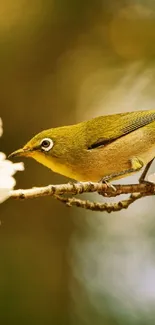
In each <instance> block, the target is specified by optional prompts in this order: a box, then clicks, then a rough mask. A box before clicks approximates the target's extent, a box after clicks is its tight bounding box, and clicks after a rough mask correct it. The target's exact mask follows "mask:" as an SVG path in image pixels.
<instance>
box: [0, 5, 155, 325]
mask: <svg viewBox="0 0 155 325" xmlns="http://www.w3.org/2000/svg"><path fill="white" fill-rule="evenodd" d="M0 85H1V86H0V116H1V117H2V120H3V126H4V134H3V137H2V138H1V139H0V150H1V151H3V152H5V153H6V154H9V153H10V152H12V151H14V150H15V149H17V148H19V147H21V146H22V145H23V144H24V143H25V142H27V141H28V140H29V139H30V138H31V137H32V136H33V135H34V134H36V133H38V132H40V131H41V130H43V129H47V128H51V127H56V126H61V125H67V124H72V123H77V122H79V121H83V120H86V119H89V118H92V117H95V116H97V115H102V114H110V113H116V112H121V111H122V112H125V111H131V110H139V109H152V108H155V104H154V101H155V2H154V1H152V0H147V1H146V0H143V1H139V0H134V1H133V0H128V1H126V0H119V1H115V0H96V1H92V0H89V1H86V0H83V1H81V0H74V1H73V0H72V1H71V0H57V1H56V0H44V1H43V0H31V1H30V0H29V1H28V0H14V1H12V0H5V1H1V2H0ZM24 163H25V169H26V170H25V171H24V172H23V173H18V174H17V176H16V179H17V188H30V187H33V186H43V185H47V184H52V183H53V184H57V183H64V182H68V181H69V179H66V178H65V177H62V176H60V175H57V174H54V173H52V172H51V171H50V170H48V169H46V168H45V167H43V166H41V165H39V164H38V163H36V162H35V161H33V160H24ZM153 170H155V164H154V166H153V167H152V171H153ZM129 181H134V182H135V181H136V178H131V179H130V180H129V179H125V180H123V182H126V183H128V182H129ZM88 197H89V199H90V198H91V199H94V200H99V199H100V200H102V198H98V197H97V196H96V195H94V196H91V197H90V196H88ZM154 207H155V201H154V198H151V197H150V198H146V199H143V200H141V201H139V202H136V203H135V204H133V205H132V206H131V207H130V208H129V209H128V210H126V211H121V212H119V213H114V214H110V215H108V214H107V213H100V212H98V213H95V212H89V211H85V210H82V209H78V208H70V209H69V208H66V207H65V206H63V205H61V203H60V202H57V201H55V200H54V199H53V198H50V197H45V198H39V199H34V200H27V201H23V202H22V201H15V200H9V201H6V202H5V203H3V204H2V205H1V206H0V211H1V213H0V221H1V226H0V324H2V325H5V324H7V325H12V324H16V325H17V324H22V325H35V324H37V325H39V324H40V325H48V324H52V325H59V324H60V325H69V324H71V325H85V324H87V325H94V324H95V325H101V324H102V325H103V324H105V325H116V324H117V325H122V324H123V325H124V324H125V325H130V324H132V325H134V324H136V325H137V324H140V325H145V324H147V325H149V324H155V308H154V306H155V257H154V256H155V254H154V252H155V239H154V238H155V219H154Z"/></svg>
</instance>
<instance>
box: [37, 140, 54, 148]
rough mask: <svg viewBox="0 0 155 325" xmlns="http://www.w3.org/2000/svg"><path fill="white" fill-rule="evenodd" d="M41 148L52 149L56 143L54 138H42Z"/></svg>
mask: <svg viewBox="0 0 155 325" xmlns="http://www.w3.org/2000/svg"><path fill="white" fill-rule="evenodd" d="M40 145H41V149H42V150H44V151H49V150H51V149H52V147H53V145H54V143H53V141H52V139H50V138H44V139H43V140H41V143H40Z"/></svg>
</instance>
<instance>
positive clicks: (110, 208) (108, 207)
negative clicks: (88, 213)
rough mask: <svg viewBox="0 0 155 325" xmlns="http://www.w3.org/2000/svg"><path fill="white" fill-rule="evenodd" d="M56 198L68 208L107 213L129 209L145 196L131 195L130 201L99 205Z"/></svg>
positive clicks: (61, 197) (60, 197)
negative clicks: (73, 207) (74, 207)
mask: <svg viewBox="0 0 155 325" xmlns="http://www.w3.org/2000/svg"><path fill="white" fill-rule="evenodd" d="M54 197H55V198H56V199H57V200H59V201H61V202H62V203H64V204H66V206H68V207H71V206H76V207H80V208H84V209H87V210H92V211H102V212H103V211H107V212H108V213H110V212H116V211H120V210H122V209H127V208H128V207H129V205H131V204H132V203H133V202H135V201H137V200H138V199H140V198H142V197H143V195H142V194H139V193H137V194H136V193H135V194H133V195H131V196H130V197H129V198H128V199H126V200H122V201H119V202H116V203H98V202H91V201H89V200H80V199H76V198H75V197H72V198H66V197H64V196H61V195H54Z"/></svg>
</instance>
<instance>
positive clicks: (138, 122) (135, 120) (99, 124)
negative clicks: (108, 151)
mask: <svg viewBox="0 0 155 325" xmlns="http://www.w3.org/2000/svg"><path fill="white" fill-rule="evenodd" d="M153 121H155V110H149V111H137V112H129V113H122V114H115V115H107V116H100V117H96V118H94V119H92V120H89V121H87V122H86V125H85V127H86V130H87V132H86V138H87V141H86V142H87V146H88V149H93V148H97V147H100V146H103V145H107V144H108V143H111V142H113V141H114V140H116V139H118V138H120V137H122V136H124V135H126V134H128V133H131V132H133V131H135V130H137V129H139V128H141V127H143V126H145V125H147V124H150V123H151V122H153ZM92 134H93V137H92ZM92 140H93V141H92Z"/></svg>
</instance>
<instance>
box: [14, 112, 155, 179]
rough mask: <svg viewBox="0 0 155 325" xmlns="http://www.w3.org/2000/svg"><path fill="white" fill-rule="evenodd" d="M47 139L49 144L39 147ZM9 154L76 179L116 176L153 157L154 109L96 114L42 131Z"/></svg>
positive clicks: (133, 170)
mask: <svg viewBox="0 0 155 325" xmlns="http://www.w3.org/2000/svg"><path fill="white" fill-rule="evenodd" d="M44 139H49V140H50V139H51V141H52V142H53V146H52V148H51V149H50V150H49V151H48V150H47V149H48V148H46V151H45V148H42V147H41V143H42V141H43V140H44ZM13 155H24V156H31V157H32V158H34V159H35V160H37V161H38V162H40V163H42V164H43V165H45V166H47V167H48V168H50V169H52V170H53V171H54V172H57V173H59V174H63V175H65V176H68V177H70V178H73V179H76V180H78V181H99V180H100V179H102V178H104V177H105V176H110V177H111V178H120V177H124V176H127V174H130V173H132V172H135V171H138V170H140V169H141V168H142V167H143V166H145V165H147V164H148V162H150V161H151V160H152V159H153V158H154V157H155V110H149V111H137V112H129V113H124V114H114V115H107V116H100V117H96V118H93V119H91V120H89V121H84V122H81V123H78V124H75V125H69V126H65V127H60V128H53V129H49V130H45V131H42V132H41V133H39V134H37V135H36V136H35V137H34V138H32V139H31V140H30V141H29V142H28V143H27V144H26V145H25V146H24V147H23V149H20V150H17V151H16V152H15V153H13Z"/></svg>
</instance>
